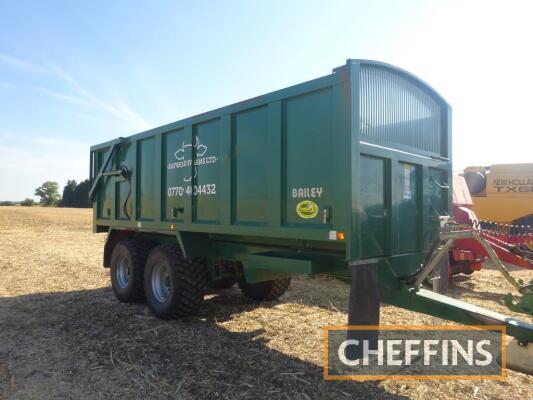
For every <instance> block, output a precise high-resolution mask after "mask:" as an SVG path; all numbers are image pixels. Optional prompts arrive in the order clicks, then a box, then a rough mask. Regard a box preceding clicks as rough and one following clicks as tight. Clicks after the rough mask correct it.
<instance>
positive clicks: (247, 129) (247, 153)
mask: <svg viewBox="0 0 533 400" xmlns="http://www.w3.org/2000/svg"><path fill="white" fill-rule="evenodd" d="M91 182H92V187H91V198H92V201H93V209H94V213H93V215H94V217H93V222H94V231H95V232H111V233H113V234H114V233H117V232H119V231H121V230H127V231H134V232H137V233H142V234H144V235H145V236H146V237H147V238H149V239H151V240H153V241H156V242H159V243H167V242H168V241H176V242H177V243H179V245H180V246H181V248H182V251H183V254H184V255H185V256H186V257H196V256H201V257H206V258H207V259H208V266H209V270H210V274H211V279H216V278H220V277H221V276H220V273H219V272H217V271H216V268H215V266H216V265H217V262H219V261H220V260H227V261H238V262H240V263H241V264H242V266H243V270H244V274H245V279H246V280H247V281H248V282H249V283H254V282H259V281H264V280H269V279H275V278H279V277H286V276H290V275H294V274H315V273H325V274H329V275H331V276H334V277H336V278H338V279H342V280H349V279H350V270H349V265H353V266H354V268H356V267H357V265H362V264H372V265H377V268H378V274H379V282H380V291H381V293H382V298H383V301H385V302H389V303H392V304H396V305H398V306H400V307H404V308H408V309H411V310H415V311H420V312H424V313H427V314H431V315H435V316H438V317H441V318H446V319H450V320H454V321H457V322H462V323H486V322H487V321H492V322H494V323H501V324H505V325H507V327H508V331H509V332H511V334H512V335H514V336H515V337H518V338H520V339H521V340H524V341H533V326H531V325H527V324H524V323H521V322H519V321H518V322H517V321H515V320H513V319H510V318H507V317H505V316H501V315H499V314H495V313H490V312H486V311H483V310H481V309H479V308H476V307H473V306H468V305H465V304H464V303H459V302H457V301H454V300H452V299H449V298H447V297H445V296H440V295H436V294H431V293H427V292H426V291H423V290H422V291H420V290H418V288H412V287H410V286H409V285H408V284H407V283H406V282H408V280H407V279H403V278H404V277H405V278H406V277H408V276H410V275H412V274H414V273H415V272H417V271H418V270H419V268H420V266H421V265H422V264H423V263H424V261H425V258H426V256H427V253H428V252H429V250H430V248H431V246H432V244H433V243H434V242H435V240H437V239H438V235H439V228H440V217H442V216H445V215H449V214H450V210H451V195H452V193H451V190H450V188H449V183H451V109H450V107H449V106H448V104H447V103H446V102H445V101H444V100H443V99H442V98H441V97H440V96H439V95H438V94H437V93H436V92H435V91H434V90H433V89H431V88H430V87H429V86H428V85H426V84H425V83H424V82H422V81H420V80H419V79H417V78H416V77H414V76H413V75H411V74H409V73H407V72H405V71H403V70H401V69H399V68H396V67H394V66H391V65H387V64H383V63H379V62H374V61H367V60H348V61H347V63H346V64H345V65H344V66H341V67H338V68H335V69H334V70H333V72H332V74H330V75H327V76H324V77H321V78H318V79H315V80H312V81H309V82H305V83H302V84H299V85H296V86H292V87H289V88H286V89H282V90H279V91H276V92H273V93H269V94H266V95H263V96H259V97H256V98H253V99H250V100H247V101H243V102H240V103H236V104H233V105H230V106H227V107H223V108H220V109H217V110H213V111H210V112H207V113H204V114H200V115H197V116H194V117H191V118H187V119H184V120H181V121H177V122H174V123H171V124H168V125H165V126H162V127H159V128H155V129H151V130H149V131H146V132H142V133H139V134H136V135H133V136H131V137H129V138H119V139H116V140H114V141H110V142H106V143H102V144H99V145H96V146H93V147H91ZM112 236H113V235H111V236H110V237H112ZM119 237H120V235H119ZM104 262H105V261H104ZM489 314H490V315H489ZM488 316H490V318H488V319H487V317H488Z"/></svg>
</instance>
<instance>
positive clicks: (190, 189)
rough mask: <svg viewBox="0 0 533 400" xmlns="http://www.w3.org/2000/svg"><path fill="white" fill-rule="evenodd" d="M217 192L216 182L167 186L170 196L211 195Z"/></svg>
mask: <svg viewBox="0 0 533 400" xmlns="http://www.w3.org/2000/svg"><path fill="white" fill-rule="evenodd" d="M213 194H217V185H216V184H214V183H213V184H207V185H194V186H191V185H187V186H169V187H168V188H167V195H168V197H183V196H191V195H193V196H210V195H213Z"/></svg>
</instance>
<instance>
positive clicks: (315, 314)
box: [0, 207, 533, 400]
mask: <svg viewBox="0 0 533 400" xmlns="http://www.w3.org/2000/svg"><path fill="white" fill-rule="evenodd" d="M91 212H92V211H91V210H87V209H58V208H41V207H32V208H23V207H1V208H0V399H77V400H85V399H113V398H120V399H174V398H176V399H239V398H254V399H261V398H264V399H270V398H284V399H315V398H319V399H322V398H323V399H329V398H335V399H343V398H365V399H370V398H384V399H432V400H433V399H453V398H457V399H512V398H514V399H521V400H522V399H527V398H533V378H532V377H529V376H526V375H523V374H519V373H515V372H512V371H509V374H508V379H507V381H506V382H494V381H384V382H324V381H323V377H322V354H323V353H322V352H323V340H322V329H321V328H322V327H323V326H325V325H332V324H344V323H345V322H346V318H347V317H346V312H347V299H348V290H349V288H348V286H346V285H344V284H342V283H339V282H335V281H331V280H328V279H327V278H320V277H319V278H315V279H311V278H307V277H299V278H296V279H293V283H292V285H291V288H290V289H289V291H288V292H287V294H286V295H284V296H283V297H281V298H280V299H279V300H278V301H275V302H272V303H269V304H260V305H257V304H254V303H251V302H250V301H247V300H245V299H244V298H243V297H242V295H241V294H240V292H239V291H238V289H235V288H233V289H229V290H226V291H221V292H219V293H214V292H213V293H207V294H206V297H205V304H204V305H203V307H202V309H201V315H200V316H199V317H198V318H194V319H188V320H176V321H170V322H168V321H167V322H165V321H161V320H158V319H156V318H155V317H153V316H152V315H151V313H150V311H149V310H148V309H147V307H146V306H145V305H144V304H142V303H138V304H122V303H119V302H118V301H116V300H115V299H114V296H113V294H112V291H111V288H110V283H109V272H108V270H106V269H104V268H102V265H101V261H102V250H103V243H104V239H105V235H103V234H93V233H92V232H91ZM517 274H518V275H522V276H523V277H525V276H526V275H527V274H528V273H527V272H518V273H517ZM508 290H509V287H508V284H507V283H506V282H505V281H503V280H502V279H500V278H499V276H498V274H497V272H495V271H490V270H483V271H482V272H481V273H477V274H474V275H473V276H472V277H471V278H470V279H460V280H458V281H456V282H455V283H454V285H453V286H452V289H451V295H452V296H453V297H457V298H461V299H465V300H467V301H470V302H473V303H477V304H481V305H483V306H485V307H489V308H492V309H494V310H497V311H501V312H504V313H507V311H506V309H505V307H504V306H503V305H502V303H501V294H503V293H506V292H507V291H508ZM522 319H523V317H522ZM433 322H436V321H434V319H433V318H430V317H426V316H423V315H421V314H416V313H412V312H408V311H405V310H402V309H399V308H396V307H392V306H384V307H383V308H382V316H381V323H382V324H422V323H433Z"/></svg>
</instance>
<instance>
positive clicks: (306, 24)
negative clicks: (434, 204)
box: [0, 0, 533, 200]
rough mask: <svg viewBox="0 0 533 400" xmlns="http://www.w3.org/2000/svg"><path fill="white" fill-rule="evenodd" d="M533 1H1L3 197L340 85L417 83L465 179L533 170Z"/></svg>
mask: <svg viewBox="0 0 533 400" xmlns="http://www.w3.org/2000/svg"><path fill="white" fill-rule="evenodd" d="M532 11H533V7H531V6H530V5H529V4H528V2H527V1H524V2H518V1H508V2H494V3H492V2H488V1H480V2H477V1H408V0H404V1H368V2H359V1H330V2H327V1H310V0H307V1H291V0H286V1H254V0H249V1H232V0H227V1H214V0H213V1H194V2H180V1H157V0H155V1H135V0H130V1H116V0H114V1H90V2H73V1H26V0H21V1H11V0H9V1H8V0H0V200H19V199H23V198H25V197H29V196H31V195H32V194H33V192H34V189H35V188H36V187H37V186H39V184H40V183H42V182H43V181H45V180H55V181H58V182H59V183H60V185H61V186H62V185H64V184H65V181H66V180H67V179H77V180H81V179H84V178H86V177H87V175H88V159H89V156H88V148H89V146H90V145H92V144H96V143H99V142H102V141H106V140H109V139H112V138H115V137H117V136H124V135H130V134H133V133H136V132H139V131H142V130H145V129H147V128H150V127H155V126H158V125H162V124H165V123H169V122H172V121H175V120H178V119H181V118H184V117H187V116H190V115H194V114H197V113H200V112H204V111H208V110H210V109H212V108H215V107H220V106H223V105H226V104H229V103H233V102H236V101H239V100H243V99H246V98H249V97H253V96H256V95H259V94H262V93H266V92H269V91H272V90H276V89H280V88H283V87H285V86H288V85H292V84H296V83H299V82H302V81H305V80H309V79H313V78H316V77H318V76H322V75H326V74H328V73H330V72H331V69H332V68H334V67H336V66H339V65H342V64H344V63H345V60H346V59H347V58H370V59H377V60H381V61H385V62H389V63H392V64H395V65H398V66H400V67H402V68H405V69H407V70H409V71H410V72H412V73H414V74H415V75H417V76H419V77H421V78H422V79H424V80H426V81H427V82H428V83H430V84H431V85H432V86H433V87H434V88H436V89H437V90H438V91H439V92H440V93H441V94H442V95H443V96H444V97H445V98H446V99H447V100H448V101H449V103H450V104H451V105H452V108H453V118H454V122H453V123H454V125H453V129H454V149H453V150H454V168H456V169H459V168H463V167H465V166H468V165H488V164H493V163H504V162H533V155H532V150H531V149H532V148H533V146H532V145H533V129H532V128H531V123H530V115H531V114H532V111H531V109H532V107H533V101H532V100H531V93H533V75H532V72H531V71H533V60H532V56H531V40H532V39H533V24H531V21H530V17H531V15H532Z"/></svg>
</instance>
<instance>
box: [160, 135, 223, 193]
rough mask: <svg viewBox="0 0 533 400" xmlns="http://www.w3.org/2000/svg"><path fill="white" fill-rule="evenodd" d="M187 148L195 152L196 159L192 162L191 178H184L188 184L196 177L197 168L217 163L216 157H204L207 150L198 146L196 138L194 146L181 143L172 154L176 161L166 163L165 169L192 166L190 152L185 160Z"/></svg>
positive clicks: (198, 141)
mask: <svg viewBox="0 0 533 400" xmlns="http://www.w3.org/2000/svg"><path fill="white" fill-rule="evenodd" d="M187 148H191V150H192V149H193V148H194V149H195V150H196V159H195V160H194V169H193V174H192V175H191V176H188V177H184V178H183V181H184V182H190V181H192V180H193V178H196V177H197V176H198V166H200V165H207V164H214V163H216V162H217V161H218V157H217V156H206V153H207V150H208V149H207V146H205V145H203V144H200V139H198V136H197V137H196V140H195V142H194V145H193V144H192V143H189V144H185V142H182V144H181V147H180V148H179V149H178V150H177V151H176V152H175V153H174V157H176V160H178V161H176V162H172V163H168V164H167V169H180V168H185V167H190V166H191V165H193V161H192V152H191V158H190V159H186V158H185V149H187Z"/></svg>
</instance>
